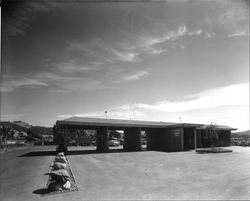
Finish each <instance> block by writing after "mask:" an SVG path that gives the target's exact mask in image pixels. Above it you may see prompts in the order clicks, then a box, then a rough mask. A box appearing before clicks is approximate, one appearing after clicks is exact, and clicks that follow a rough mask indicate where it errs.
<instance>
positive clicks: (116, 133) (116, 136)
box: [108, 130, 124, 148]
mask: <svg viewBox="0 0 250 201" xmlns="http://www.w3.org/2000/svg"><path fill="white" fill-rule="evenodd" d="M108 135H109V137H108V138H109V148H111V147H120V146H122V145H123V141H124V140H123V139H124V138H123V136H124V131H123V130H109V131H108Z"/></svg>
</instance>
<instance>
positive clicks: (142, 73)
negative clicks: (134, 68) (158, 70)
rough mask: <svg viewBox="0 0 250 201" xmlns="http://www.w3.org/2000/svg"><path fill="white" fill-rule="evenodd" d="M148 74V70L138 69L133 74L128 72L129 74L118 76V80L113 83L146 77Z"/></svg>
mask: <svg viewBox="0 0 250 201" xmlns="http://www.w3.org/2000/svg"><path fill="white" fill-rule="evenodd" d="M149 75H150V73H149V72H147V71H144V70H141V71H138V72H136V73H134V74H130V75H125V76H123V77H122V78H120V79H119V80H116V81H115V82H114V83H121V82H134V81H137V80H140V79H143V78H146V77H148V76H149Z"/></svg>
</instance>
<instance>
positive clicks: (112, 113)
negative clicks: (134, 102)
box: [58, 109, 145, 119]
mask: <svg viewBox="0 0 250 201" xmlns="http://www.w3.org/2000/svg"><path fill="white" fill-rule="evenodd" d="M144 116H145V114H144V113H142V112H140V111H133V112H131V111H118V110H117V111H116V110H115V109H111V110H108V111H107V113H106V114H105V113H104V112H86V113H76V114H61V115H58V117H59V118H61V119H65V118H70V117H93V118H107V117H108V118H111V119H112V118H113V119H139V118H142V117H144Z"/></svg>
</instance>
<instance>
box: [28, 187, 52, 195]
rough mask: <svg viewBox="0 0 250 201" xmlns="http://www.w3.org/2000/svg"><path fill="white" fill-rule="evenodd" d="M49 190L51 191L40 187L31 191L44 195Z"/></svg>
mask: <svg viewBox="0 0 250 201" xmlns="http://www.w3.org/2000/svg"><path fill="white" fill-rule="evenodd" d="M50 192H51V191H50V190H49V189H47V188H41V189H37V190H35V191H33V192H32V193H34V194H39V195H45V194H48V193H50Z"/></svg>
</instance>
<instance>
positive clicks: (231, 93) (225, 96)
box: [59, 83, 249, 126]
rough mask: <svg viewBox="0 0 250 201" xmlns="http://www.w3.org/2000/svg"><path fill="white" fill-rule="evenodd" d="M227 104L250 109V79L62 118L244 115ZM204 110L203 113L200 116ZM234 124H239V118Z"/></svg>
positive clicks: (170, 118)
mask: <svg viewBox="0 0 250 201" xmlns="http://www.w3.org/2000/svg"><path fill="white" fill-rule="evenodd" d="M225 107H230V108H233V109H232V111H241V109H237V108H248V109H249V83H243V84H237V85H230V86H226V87H220V88H213V89H210V90H207V91H203V92H201V93H196V94H192V95H189V96H186V97H183V99H182V100H180V101H168V100H164V101H160V102H156V103H152V104H148V103H135V104H130V103H129V104H125V105H121V106H117V107H113V108H109V109H105V110H106V111H108V113H107V115H106V114H105V113H104V110H103V111H93V112H83V113H76V114H62V115H59V118H69V117H72V116H78V117H98V118H118V119H141V120H142V119H144V120H166V121H178V118H179V115H184V114H185V115H184V116H185V117H186V118H185V119H184V121H185V122H187V121H189V122H197V123H198V122H199V123H209V121H210V120H216V122H217V121H218V122H222V123H223V122H225V118H231V116H232V115H238V116H239V117H240V116H241V115H242V114H243V113H242V114H241V115H239V114H231V113H230V112H229V111H228V110H227V111H225V109H223V108H225ZM202 111H204V113H202ZM232 111H231V112H232ZM201 113H202V116H200V115H201ZM198 117H199V118H198ZM248 119H249V118H248ZM232 120H234V121H235V118H232ZM244 122H245V119H244ZM232 125H236V126H237V124H235V122H234V124H232Z"/></svg>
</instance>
